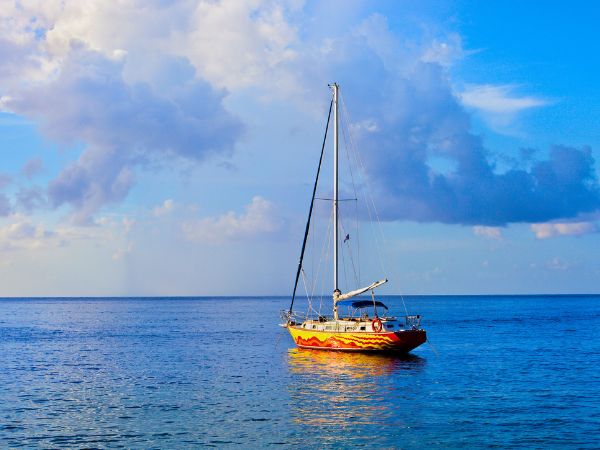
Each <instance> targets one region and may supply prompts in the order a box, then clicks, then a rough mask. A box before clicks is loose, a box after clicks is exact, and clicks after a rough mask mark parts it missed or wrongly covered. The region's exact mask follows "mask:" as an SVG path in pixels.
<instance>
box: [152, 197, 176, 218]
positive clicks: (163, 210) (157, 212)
mask: <svg viewBox="0 0 600 450" xmlns="http://www.w3.org/2000/svg"><path fill="white" fill-rule="evenodd" d="M174 206H175V202H173V200H172V199H170V198H169V199H167V200H165V201H164V202H163V203H162V205H159V206H157V207H156V208H154V210H153V211H152V214H154V216H156V217H159V216H164V215H166V214H169V213H170V212H171V211H173V208H174Z"/></svg>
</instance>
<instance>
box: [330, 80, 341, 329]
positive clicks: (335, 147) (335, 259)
mask: <svg viewBox="0 0 600 450" xmlns="http://www.w3.org/2000/svg"><path fill="white" fill-rule="evenodd" d="M331 87H332V89H333V318H334V319H335V320H338V311H337V300H338V297H339V296H340V294H341V291H340V289H339V287H338V144H339V143H338V89H339V86H338V84H337V83H333V85H332V86H331Z"/></svg>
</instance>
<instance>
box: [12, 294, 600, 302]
mask: <svg viewBox="0 0 600 450" xmlns="http://www.w3.org/2000/svg"><path fill="white" fill-rule="evenodd" d="M321 296H322V297H327V296H330V294H315V295H313V297H321ZM599 296H600V292H596V293H594V292H590V293H541V294H532V293H516V294H382V295H378V297H380V298H390V297H411V298H432V297H448V298H453V297H461V298H464V297H473V298H482V297H496V298H498V297H506V298H508V297H528V298H531V297H563V298H564V297H599ZM236 298H243V299H286V298H291V296H290V295H276V294H270V295H260V294H253V295H206V294H204V295H66V296H62V295H44V296H36V295H23V296H17V295H8V296H0V301H2V300H27V299H31V300H58V299H60V300H85V299H89V300H120V299H131V300H168V299H173V300H177V299H236Z"/></svg>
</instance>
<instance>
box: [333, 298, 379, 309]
mask: <svg viewBox="0 0 600 450" xmlns="http://www.w3.org/2000/svg"><path fill="white" fill-rule="evenodd" d="M337 304H338V305H341V306H352V307H353V308H368V307H369V306H377V307H381V308H385V309H388V307H387V306H385V305H384V304H383V303H381V302H373V300H342V301H341V302H338V303H337Z"/></svg>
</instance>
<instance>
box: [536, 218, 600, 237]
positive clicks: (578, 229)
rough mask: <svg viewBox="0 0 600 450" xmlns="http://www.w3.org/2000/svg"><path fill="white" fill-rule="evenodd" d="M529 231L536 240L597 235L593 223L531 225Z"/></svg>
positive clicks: (595, 225)
mask: <svg viewBox="0 0 600 450" xmlns="http://www.w3.org/2000/svg"><path fill="white" fill-rule="evenodd" d="M531 231H533V233H534V234H535V237H536V238H537V239H549V238H553V237H557V236H583V235H585V234H590V233H597V232H598V231H599V228H598V225H597V224H596V223H594V222H565V223H561V222H554V223H533V224H531Z"/></svg>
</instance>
